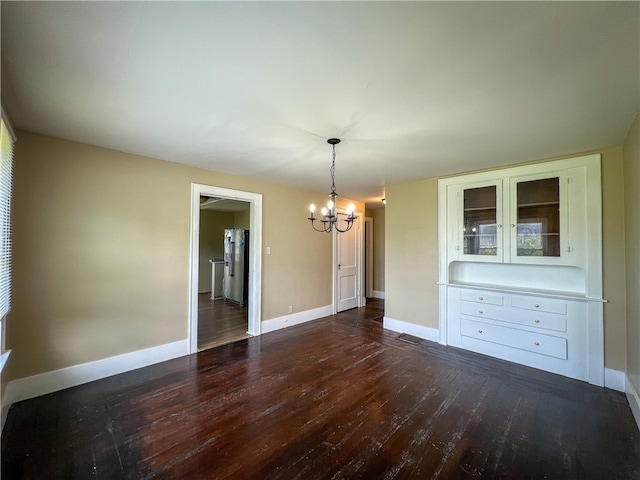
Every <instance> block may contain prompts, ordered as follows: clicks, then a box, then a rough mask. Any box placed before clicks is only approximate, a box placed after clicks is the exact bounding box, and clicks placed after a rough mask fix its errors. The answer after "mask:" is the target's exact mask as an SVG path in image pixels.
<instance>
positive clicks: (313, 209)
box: [309, 203, 316, 213]
mask: <svg viewBox="0 0 640 480" xmlns="http://www.w3.org/2000/svg"><path fill="white" fill-rule="evenodd" d="M309 210H310V211H311V213H314V212H315V211H316V206H315V205H314V204H313V203H312V204H311V205H310V206H309Z"/></svg>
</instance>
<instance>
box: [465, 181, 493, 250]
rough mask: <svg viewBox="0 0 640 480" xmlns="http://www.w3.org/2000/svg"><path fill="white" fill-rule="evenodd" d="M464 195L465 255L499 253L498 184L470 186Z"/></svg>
mask: <svg viewBox="0 0 640 480" xmlns="http://www.w3.org/2000/svg"><path fill="white" fill-rule="evenodd" d="M463 195H464V227H463V243H464V254H465V255H497V254H498V243H497V241H498V237H497V235H496V198H497V196H496V186H495V185H492V186H489V187H480V188H470V189H466V190H464V191H463Z"/></svg>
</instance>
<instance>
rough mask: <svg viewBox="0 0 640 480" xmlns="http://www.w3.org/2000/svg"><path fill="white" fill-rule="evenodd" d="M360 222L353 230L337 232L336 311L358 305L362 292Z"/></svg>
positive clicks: (355, 224)
mask: <svg viewBox="0 0 640 480" xmlns="http://www.w3.org/2000/svg"><path fill="white" fill-rule="evenodd" d="M359 232H360V222H359V220H356V221H355V222H354V224H353V227H352V228H351V230H349V231H348V232H345V233H337V234H336V237H337V238H336V300H337V301H336V311H337V312H342V311H344V310H349V309H351V308H356V307H357V306H358V296H359V294H360V291H359V290H360V288H359V286H360V276H359V266H360V265H359V255H358V252H359V248H358V242H359V240H360V235H359Z"/></svg>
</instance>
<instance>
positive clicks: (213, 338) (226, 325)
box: [198, 293, 251, 351]
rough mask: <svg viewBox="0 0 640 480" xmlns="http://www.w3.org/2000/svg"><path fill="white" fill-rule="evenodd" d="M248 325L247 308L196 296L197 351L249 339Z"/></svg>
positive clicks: (200, 295)
mask: <svg viewBox="0 0 640 480" xmlns="http://www.w3.org/2000/svg"><path fill="white" fill-rule="evenodd" d="M248 324H249V319H248V309H247V307H241V306H240V305H237V304H235V303H232V302H225V301H224V299H217V300H212V299H211V295H210V294H208V293H200V294H198V351H200V350H206V349H207V348H212V347H217V346H219V345H224V344H227V343H231V342H236V341H238V340H242V339H244V338H249V337H251V335H249V334H248V333H247V329H248Z"/></svg>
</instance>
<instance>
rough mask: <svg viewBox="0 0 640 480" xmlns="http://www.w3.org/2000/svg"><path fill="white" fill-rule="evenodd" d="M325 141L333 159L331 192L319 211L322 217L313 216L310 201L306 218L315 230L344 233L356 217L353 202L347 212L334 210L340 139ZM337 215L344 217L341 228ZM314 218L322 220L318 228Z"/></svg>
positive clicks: (314, 207)
mask: <svg viewBox="0 0 640 480" xmlns="http://www.w3.org/2000/svg"><path fill="white" fill-rule="evenodd" d="M327 143H328V144H330V145H331V146H332V147H333V161H332V162H331V192H329V199H330V200H329V202H328V203H327V208H323V209H322V210H321V211H320V213H322V219H319V218H316V217H315V216H314V213H315V211H316V206H315V205H314V204H313V203H312V204H311V206H310V207H309V210H311V215H310V216H309V218H308V219H307V220H311V226H312V227H313V229H314V230H315V231H316V232H327V233H329V232H332V231H333V230H335V231H336V232H338V233H344V232H348V231H349V230H351V227H353V221H354V220H355V219H356V218H358V217H356V216H355V215H354V214H353V210H354V206H353V203H350V204H349V207H348V208H347V213H342V212H336V198H337V197H338V194H337V193H336V145H337V144H338V143H340V139H339V138H330V139H329V140H327ZM338 215H340V216H343V217H346V218H343V219H342V221H343V224H342V228H340V226H339V225H338ZM316 220H320V221H321V222H322V226H321V227H320V228H318V227H316V225H315V223H314V222H315V221H316Z"/></svg>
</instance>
